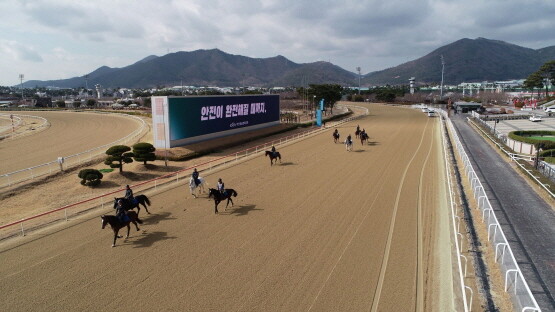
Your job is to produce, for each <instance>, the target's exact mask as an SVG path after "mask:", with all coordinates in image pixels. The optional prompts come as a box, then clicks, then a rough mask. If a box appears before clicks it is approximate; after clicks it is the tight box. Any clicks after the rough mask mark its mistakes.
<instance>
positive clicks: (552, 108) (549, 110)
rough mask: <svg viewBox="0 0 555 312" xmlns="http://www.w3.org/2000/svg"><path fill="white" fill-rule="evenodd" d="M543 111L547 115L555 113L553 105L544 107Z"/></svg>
mask: <svg viewBox="0 0 555 312" xmlns="http://www.w3.org/2000/svg"><path fill="white" fill-rule="evenodd" d="M545 111H546V112H548V113H555V105H554V106H549V107H546V108H545Z"/></svg>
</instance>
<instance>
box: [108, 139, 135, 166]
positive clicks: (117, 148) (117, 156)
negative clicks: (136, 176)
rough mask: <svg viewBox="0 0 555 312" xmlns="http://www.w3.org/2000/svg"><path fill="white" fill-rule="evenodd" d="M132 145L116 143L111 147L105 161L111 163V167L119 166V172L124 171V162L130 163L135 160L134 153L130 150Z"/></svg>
mask: <svg viewBox="0 0 555 312" xmlns="http://www.w3.org/2000/svg"><path fill="white" fill-rule="evenodd" d="M130 150H131V147H129V146H126V145H114V146H112V147H110V148H109V149H108V150H107V151H106V154H107V155H108V157H107V158H106V160H105V161H104V164H106V165H109V166H110V168H119V172H123V164H124V163H126V164H129V163H132V162H133V158H132V157H133V153H132V152H129V151H130Z"/></svg>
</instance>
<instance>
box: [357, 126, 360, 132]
mask: <svg viewBox="0 0 555 312" xmlns="http://www.w3.org/2000/svg"><path fill="white" fill-rule="evenodd" d="M357 132H359V133H360V126H359V125H357Z"/></svg>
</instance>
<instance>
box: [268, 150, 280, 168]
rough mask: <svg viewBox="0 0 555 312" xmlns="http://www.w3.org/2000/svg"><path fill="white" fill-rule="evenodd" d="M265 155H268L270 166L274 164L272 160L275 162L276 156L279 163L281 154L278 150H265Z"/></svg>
mask: <svg viewBox="0 0 555 312" xmlns="http://www.w3.org/2000/svg"><path fill="white" fill-rule="evenodd" d="M266 156H270V166H271V165H273V164H274V160H275V161H276V163H277V160H278V158H279V162H280V163H281V154H280V153H279V152H272V151H266Z"/></svg>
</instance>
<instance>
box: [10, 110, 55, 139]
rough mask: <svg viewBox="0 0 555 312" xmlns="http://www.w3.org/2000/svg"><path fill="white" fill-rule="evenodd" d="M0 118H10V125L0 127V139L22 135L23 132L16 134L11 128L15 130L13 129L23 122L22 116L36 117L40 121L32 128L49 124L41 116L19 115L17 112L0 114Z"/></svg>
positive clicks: (36, 128)
mask: <svg viewBox="0 0 555 312" xmlns="http://www.w3.org/2000/svg"><path fill="white" fill-rule="evenodd" d="M0 118H2V119H8V120H10V125H8V126H5V127H2V128H0V139H8V138H11V139H13V138H15V137H17V136H19V135H24V134H17V133H15V132H13V131H12V130H15V129H17V128H19V127H20V126H21V124H22V123H23V118H28V119H37V120H40V121H41V123H40V124H38V125H37V126H35V127H33V128H34V130H38V129H41V128H45V127H47V126H48V125H49V123H48V120H46V119H44V118H42V117H39V116H32V115H21V114H17V115H16V114H0ZM11 118H13V124H11V122H12V120H11ZM8 131H9V132H8Z"/></svg>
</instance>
